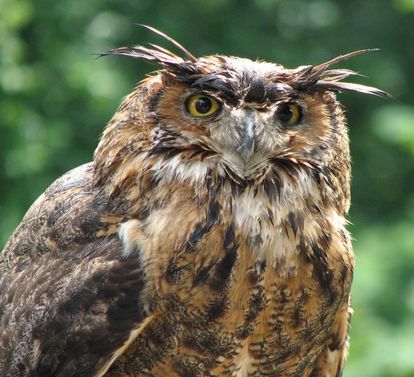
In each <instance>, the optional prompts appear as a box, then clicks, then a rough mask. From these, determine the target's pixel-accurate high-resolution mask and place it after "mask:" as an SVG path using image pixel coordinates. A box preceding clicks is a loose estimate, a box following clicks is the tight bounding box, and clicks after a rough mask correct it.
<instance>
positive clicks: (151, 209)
mask: <svg viewBox="0 0 414 377" xmlns="http://www.w3.org/2000/svg"><path fill="white" fill-rule="evenodd" d="M158 157H159V156H158ZM142 161H146V162H147V163H148V161H149V159H148V156H143V159H142ZM187 161H188V160H187ZM141 166H142V165H141ZM141 171H144V172H145V173H143V174H142V176H140V177H137V178H136V180H135V182H138V185H135V186H134V188H133V189H132V188H131V189H130V190H129V192H130V193H131V195H133V196H135V197H139V198H143V197H144V198H148V199H146V200H142V199H140V200H139V201H138V203H139V204H138V206H137V207H136V208H133V211H132V212H134V213H146V216H147V217H146V218H145V219H143V220H142V221H138V222H137V221H136V220H132V221H127V222H125V223H124V224H123V225H122V226H121V228H120V232H119V234H120V237H121V239H122V240H123V242H124V245H125V249H124V253H125V254H126V255H128V254H129V253H130V252H131V251H132V250H135V249H137V248H139V249H142V246H143V245H142V243H140V244H137V242H135V240H136V239H138V238H142V236H136V235H134V234H136V230H137V229H138V228H139V232H138V233H142V234H144V235H150V238H151V239H157V237H160V238H162V237H163V234H165V232H166V229H167V232H171V231H172V229H174V228H177V227H181V228H182V229H186V231H183V232H182V233H181V231H180V230H177V232H176V233H177V234H176V235H174V234H173V235H172V236H171V240H170V242H171V244H172V245H173V246H172V247H173V248H174V249H177V250H182V249H186V248H188V247H190V248H191V247H192V244H193V243H194V240H196V239H197V240H198V239H199V238H201V237H203V235H204V234H206V233H208V232H210V231H211V229H212V228H213V227H214V226H216V225H217V224H220V225H221V227H222V229H225V228H226V227H228V226H232V227H234V229H235V231H236V233H237V234H238V235H239V238H240V240H242V242H243V243H244V244H245V245H246V247H247V248H248V249H250V250H251V251H252V252H253V253H254V255H256V256H257V260H259V261H266V262H270V263H273V264H275V263H279V262H280V261H282V260H283V261H286V260H288V259H290V258H291V257H294V256H295V255H296V254H297V251H298V250H299V249H300V247H301V244H303V243H304V242H305V241H304V240H306V243H308V244H309V243H311V242H315V243H318V242H319V239H320V238H321V237H323V233H324V232H325V231H326V232H331V231H332V230H333V229H332V228H335V231H340V232H342V231H344V229H345V228H344V227H345V220H344V217H343V216H342V214H341V213H339V212H338V210H337V208H338V202H337V200H336V194H335V187H333V186H334V185H333V183H334V179H333V178H332V177H330V176H326V172H325V173H323V174H322V170H321V169H316V168H315V167H313V166H310V165H309V164H308V163H306V164H303V165H301V164H300V163H299V162H298V161H294V162H293V163H292V164H291V165H290V164H286V161H284V163H283V164H279V165H277V164H275V165H273V166H270V167H268V168H267V169H264V170H263V171H262V172H261V174H258V176H257V177H256V179H250V180H241V179H239V178H238V177H237V176H236V175H231V171H229V169H228V168H226V167H225V165H220V164H217V162H215V161H213V160H208V159H207V160H204V161H188V162H185V160H183V158H182V156H180V155H177V156H175V157H172V158H169V159H165V160H163V159H162V158H158V160H157V161H156V162H155V163H153V164H149V165H148V166H146V167H145V168H144V169H142V170H141ZM145 182H146V183H145ZM137 186H138V187H139V189H138V190H137V188H136V187H137ZM127 191H128V190H127ZM131 195H130V197H131ZM131 199H133V197H131ZM131 202H133V200H132V201H131ZM322 213H323V214H324V215H323V216H322ZM143 238H146V236H143ZM174 238H175V239H174ZM144 243H145V242H144Z"/></svg>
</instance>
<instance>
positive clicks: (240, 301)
mask: <svg viewBox="0 0 414 377" xmlns="http://www.w3.org/2000/svg"><path fill="white" fill-rule="evenodd" d="M287 189H288V188H287ZM170 191H171V193H174V194H170V197H169V198H168V200H165V203H166V204H165V205H161V206H158V207H157V208H154V209H153V211H152V212H150V213H148V216H147V217H146V218H145V219H141V220H139V221H138V220H130V221H128V222H126V223H124V224H123V225H122V227H121V230H120V237H121V239H122V240H123V242H124V245H125V250H127V251H126V252H127V253H131V252H134V253H136V254H137V257H138V258H142V261H143V264H144V265H145V270H146V276H147V280H148V281H149V284H148V288H147V291H146V296H145V301H146V305H147V307H148V310H149V311H150V312H151V313H152V317H151V318H152V320H151V322H150V323H149V324H148V325H147V326H146V327H145V329H144V330H143V331H142V333H141V334H140V335H139V336H138V337H137V339H136V340H135V342H134V344H132V346H130V347H129V349H128V350H127V351H126V352H125V353H124V355H123V356H122V357H121V358H120V359H119V360H118V361H117V362H116V363H115V364H114V366H113V367H112V369H111V371H112V372H111V371H110V372H109V376H117V375H118V374H115V371H117V370H118V371H119V370H129V371H131V374H128V375H131V376H141V375H142V376H144V375H145V376H148V375H149V376H159V375H168V376H183V375H188V376H240V377H241V376H246V377H247V376H265V375H267V374H269V375H275V373H277V375H280V376H296V375H297V376H307V375H309V374H310V373H311V370H312V368H313V366H314V364H315V362H316V359H317V358H318V356H319V355H320V353H321V352H322V351H323V348H324V344H326V342H327V339H328V337H329V336H330V333H329V331H327V329H329V328H330V327H332V325H333V323H334V321H335V317H336V315H337V312H338V310H339V308H340V306H341V305H343V304H344V300H345V301H346V298H347V296H348V294H349V286H350V281H351V270H350V269H351V265H350V263H351V259H350V257H349V256H347V252H346V250H345V248H344V246H340V247H339V249H338V245H342V244H343V240H342V239H341V237H343V236H344V233H343V231H344V229H342V227H341V226H339V227H338V224H328V223H327V222H326V221H325V220H324V222H323V224H322V220H321V219H320V218H318V216H317V214H312V213H311V212H310V211H309V210H306V208H305V207H306V206H305V203H306V201H305V200H303V199H302V200H300V201H297V206H296V210H295V211H294V210H292V209H291V208H290V209H289V208H288V207H287V206H285V205H282V206H281V204H280V200H279V199H277V203H276V202H274V203H271V202H269V200H267V199H265V196H263V195H262V194H261V192H260V190H259V191H257V190H246V191H244V192H243V193H241V194H240V195H238V196H237V197H235V198H233V199H232V200H230V199H229V200H227V201H226V200H220V202H219V201H216V200H213V199H211V198H209V199H207V198H196V197H195V196H194V192H192V191H191V190H184V189H183V190H181V191H180V192H179V194H178V193H177V192H176V191H175V190H173V189H172V190H170ZM200 200H201V202H200ZM203 200H206V201H205V202H203ZM167 203H168V204H167ZM219 203H221V204H219ZM223 203H224V204H223ZM305 225H306V226H307V230H306V232H305V230H304V227H305ZM322 225H323V227H322ZM339 228H341V229H339ZM341 232H342V233H341ZM345 236H347V234H345ZM323 248H325V249H326V250H323ZM171 250H174V253H171ZM315 253H316V254H318V255H315ZM347 258H348V259H347ZM111 373H114V374H112V375H111Z"/></svg>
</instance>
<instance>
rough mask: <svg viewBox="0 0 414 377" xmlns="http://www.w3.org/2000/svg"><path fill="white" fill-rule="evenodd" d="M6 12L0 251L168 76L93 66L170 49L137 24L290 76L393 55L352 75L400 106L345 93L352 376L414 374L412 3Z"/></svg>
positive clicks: (192, 0)
mask: <svg viewBox="0 0 414 377" xmlns="http://www.w3.org/2000/svg"><path fill="white" fill-rule="evenodd" d="M0 10H1V11H0V168H1V174H0V194H1V195H0V214H1V216H0V245H2V244H3V243H4V242H5V241H6V240H7V238H8V236H9V235H10V233H11V232H12V230H13V229H14V227H15V226H16V225H17V224H18V222H19V221H20V219H21V217H22V215H23V214H24V213H25V211H26V210H27V208H28V207H29V205H30V204H31V202H33V201H34V200H35V198H36V197H37V196H38V195H39V194H40V193H41V192H42V191H43V190H44V189H45V188H46V187H47V186H48V185H49V184H50V183H51V182H52V181H53V180H54V179H55V178H57V177H58V176H59V175H61V174H63V173H64V172H65V171H67V170H69V169H71V168H73V167H75V166H77V165H79V164H82V163H84V162H87V161H89V160H90V159H91V157H92V153H93V150H94V147H95V146H96V144H97V141H98V138H99V135H100V133H101V132H102V130H103V128H104V126H105V123H106V122H107V121H108V120H109V119H110V117H111V115H112V114H113V113H114V112H115V110H116V108H117V106H118V104H119V103H120V100H121V98H122V97H123V96H125V95H126V94H127V93H128V92H129V91H130V90H131V89H132V88H133V85H134V83H136V82H137V81H139V80H140V79H141V78H143V77H144V75H145V74H146V73H148V72H149V71H151V70H154V69H155V68H156V67H154V66H150V65H148V64H146V63H141V62H138V61H133V60H132V59H126V58H120V57H115V58H114V57H109V58H103V59H95V57H94V55H93V53H98V52H102V51H106V50H108V49H111V48H114V47H119V46H121V45H133V44H136V43H144V42H154V43H159V44H162V45H165V43H166V42H165V41H162V40H160V39H159V37H157V36H156V35H153V34H151V33H150V32H148V31H147V30H145V29H143V28H141V27H138V26H136V25H135V23H145V24H149V25H152V26H155V27H157V28H159V29H160V30H163V31H164V32H166V33H167V34H169V35H172V36H173V37H174V38H176V39H177V40H178V41H180V42H182V43H183V44H184V45H185V46H187V47H188V48H189V49H190V50H191V51H192V52H193V53H194V54H196V55H208V54H213V53H216V52H218V53H222V54H227V55H240V56H244V57H248V58H252V59H255V58H257V57H260V58H262V59H265V60H270V61H276V62H279V63H282V64H283V65H286V66H290V67H294V66H297V65H303V64H312V63H319V62H322V61H325V60H328V59H330V58H332V57H334V56H336V55H339V54H341V53H345V52H349V51H353V50H357V49H361V48H372V47H379V48H381V49H382V51H380V52H377V53H373V54H369V55H364V56H362V57H357V58H355V59H353V60H351V61H349V62H348V63H346V67H348V68H351V69H354V70H357V71H359V72H361V73H362V74H364V75H365V76H367V77H366V78H364V77H361V78H357V79H356V80H357V81H358V82H361V83H365V84H368V85H373V86H377V87H379V88H381V89H383V90H386V91H388V92H390V93H392V94H393V96H394V97H395V100H394V101H387V100H383V99H379V98H373V97H367V96H364V95H359V94H342V95H340V99H341V100H342V102H343V103H344V105H345V106H346V108H347V110H348V118H349V124H350V134H351V139H352V152H353V207H352V211H351V215H350V221H351V222H352V225H351V230H352V232H353V235H354V238H355V242H354V246H355V252H356V256H357V268H356V273H355V284H354V287H353V306H354V308H355V314H354V318H353V321H352V333H351V336H352V340H351V350H350V357H349V362H348V364H347V368H346V370H345V374H344V375H345V377H351V376H352V377H374V376H375V377H397V376H398V377H409V376H414V190H413V187H414V106H413V103H414V101H413V99H414V89H413V83H414V80H413V76H414V68H413V67H414V42H413V40H414V0H393V1H391V0H365V1H356V0H341V1H333V0H310V1H309V0H289V1H286V0H285V1H282V0H253V1H247V0H209V1H205V2H202V1H199V0H185V1H180V2H178V1H177V2H174V1H171V0H159V1H150V0H118V1H115V0H109V1H106V2H102V1H98V0H88V1H85V0H71V1H64V0H61V1H56V0H35V1H33V0H0ZM168 47H170V46H168ZM343 66H345V64H344V65H343Z"/></svg>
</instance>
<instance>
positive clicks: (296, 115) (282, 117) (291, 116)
mask: <svg viewBox="0 0 414 377" xmlns="http://www.w3.org/2000/svg"><path fill="white" fill-rule="evenodd" d="M276 117H277V119H278V120H279V121H280V122H281V123H282V124H283V125H286V126H294V125H296V124H298V123H299V122H300V121H301V119H302V109H301V108H300V107H299V106H298V105H296V104H295V103H283V104H281V105H279V107H278V109H277V110H276Z"/></svg>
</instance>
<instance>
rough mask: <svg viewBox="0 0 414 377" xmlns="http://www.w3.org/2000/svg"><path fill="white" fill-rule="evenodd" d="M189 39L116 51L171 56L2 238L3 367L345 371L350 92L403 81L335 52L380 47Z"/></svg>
mask: <svg viewBox="0 0 414 377" xmlns="http://www.w3.org/2000/svg"><path fill="white" fill-rule="evenodd" d="M166 38H167V39H170V38H169V37H166ZM170 40H171V39H170ZM173 43H174V44H175V45H176V47H178V48H179V49H180V50H181V52H182V53H183V56H184V57H179V56H177V55H175V54H173V53H172V52H170V51H167V50H165V49H164V48H161V47H158V46H155V45H152V46H150V47H134V48H120V49H116V50H113V51H110V52H109V53H108V54H112V55H127V56H132V57H135V58H138V59H142V60H146V61H150V62H154V63H158V64H161V65H162V66H163V69H162V70H160V71H158V72H156V73H155V74H153V75H151V76H149V77H148V78H146V79H145V80H143V81H142V82H141V83H140V84H139V85H138V86H137V88H136V89H135V90H134V91H133V92H132V93H131V94H130V95H129V96H128V97H127V98H126V99H125V100H124V102H123V103H122V105H121V106H120V108H119V110H118V111H117V113H116V114H115V115H114V117H113V119H112V120H111V121H110V123H109V125H108V126H107V128H106V129H105V132H104V134H103V136H102V139H101V142H100V143H99V145H98V147H97V149H96V152H95V158H94V160H93V162H91V163H89V164H86V165H83V166H81V167H78V168H76V169H74V170H72V171H70V172H69V173H67V174H66V175H64V176H63V177H62V178H60V179H58V180H57V181H56V182H55V183H54V184H53V185H52V186H51V187H50V188H49V189H48V190H47V191H46V192H45V193H44V194H43V195H42V196H41V197H40V198H39V199H38V200H37V201H36V202H35V203H34V204H33V206H32V207H31V208H30V210H29V211H28V213H27V214H26V216H25V217H24V219H23V221H22V223H21V224H20V225H19V227H18V228H17V230H16V231H15V233H14V234H13V236H12V237H11V239H10V240H9V242H8V243H7V245H6V247H5V249H4V251H3V252H2V253H1V254H0V376H15V377H21V376H32V377H35V376H37V377H45V376H59V377H63V376H103V375H105V376H109V377H120V376H129V377H132V376H163V377H165V376H200V377H205V376H238V377H243V376H279V377H284V376H286V377H287V376H312V377H335V376H339V375H340V374H341V370H342V366H343V362H344V359H345V357H346V352H347V332H348V317H349V313H350V308H349V295H350V287H351V281H352V271H353V254H352V247H351V242H350V236H349V234H348V232H347V230H346V220H345V216H346V214H347V212H348V208H349V203H350V197H349V183H350V163H349V149H348V136H347V129H346V126H345V119H344V116H343V113H342V110H341V106H340V105H339V104H338V102H337V101H336V98H335V92H337V91H341V90H351V91H357V92H362V93H368V94H374V95H379V96H385V95H386V94H385V93H384V92H382V91H380V90H378V89H375V88H371V87H367V86H363V85H358V84H352V83H346V82H343V81H342V80H343V79H345V78H347V77H348V76H350V75H352V74H353V72H352V71H349V70H346V69H332V68H331V66H332V65H333V64H335V63H339V62H342V61H343V60H345V59H347V58H349V57H352V56H354V55H358V54H360V53H362V52H364V51H358V52H355V53H351V54H348V55H345V56H340V57H338V58H336V59H333V60H332V61H329V62H327V63H324V64H320V65H317V66H305V67H303V66H302V67H299V68H296V69H286V68H284V67H282V66H281V65H276V64H271V63H264V62H253V61H250V60H247V59H241V58H237V57H226V56H219V55H216V56H211V57H206V58H199V59H198V58H195V57H194V56H193V55H192V54H190V53H189V52H188V51H186V50H185V49H184V48H183V47H182V46H180V45H179V44H178V43H176V42H173ZM210 113H211V114H210ZM206 114H207V115H206Z"/></svg>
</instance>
